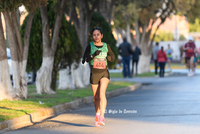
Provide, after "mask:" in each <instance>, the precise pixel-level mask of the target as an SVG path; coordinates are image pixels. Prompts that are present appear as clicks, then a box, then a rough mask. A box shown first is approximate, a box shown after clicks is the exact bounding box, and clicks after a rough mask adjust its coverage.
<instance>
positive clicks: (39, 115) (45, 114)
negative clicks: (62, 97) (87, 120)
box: [0, 83, 142, 133]
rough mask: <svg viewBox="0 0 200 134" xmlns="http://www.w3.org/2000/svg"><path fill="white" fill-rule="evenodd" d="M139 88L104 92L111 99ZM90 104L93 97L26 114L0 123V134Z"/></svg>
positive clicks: (130, 87)
mask: <svg viewBox="0 0 200 134" xmlns="http://www.w3.org/2000/svg"><path fill="white" fill-rule="evenodd" d="M141 86H142V84H141V83H136V84H135V85H132V86H128V87H125V88H120V89H116V90H113V91H108V92H106V97H107V98H112V97H115V96H119V95H121V94H124V93H127V92H131V91H134V90H136V89H139V88H140V87H141ZM92 102H93V96H88V97H84V98H82V99H78V100H75V101H72V102H68V103H65V104H60V105H57V106H53V107H52V108H47V109H45V110H43V111H41V112H36V113H32V114H27V115H24V116H21V117H18V118H15V119H12V120H8V121H3V122H0V133H1V131H8V130H14V129H19V128H22V127H26V126H30V125H34V124H35V123H38V122H41V121H43V120H44V119H47V118H50V117H53V116H55V115H58V114H60V113H63V112H65V111H67V110H71V109H76V108H78V107H80V106H82V105H83V104H89V103H92Z"/></svg>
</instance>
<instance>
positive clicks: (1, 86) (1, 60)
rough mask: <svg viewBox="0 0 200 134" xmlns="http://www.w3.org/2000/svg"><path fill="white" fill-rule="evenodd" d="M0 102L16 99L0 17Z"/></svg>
mask: <svg viewBox="0 0 200 134" xmlns="http://www.w3.org/2000/svg"><path fill="white" fill-rule="evenodd" d="M0 74H1V75H0V100H3V99H9V100H13V99H17V96H16V94H15V92H14V91H13V88H12V85H11V81H10V73H9V66H8V60H7V53H6V42H5V38H4V34H3V27H2V20H1V15H0Z"/></svg>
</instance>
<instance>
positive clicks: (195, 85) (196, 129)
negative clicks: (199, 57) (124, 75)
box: [5, 74, 200, 134]
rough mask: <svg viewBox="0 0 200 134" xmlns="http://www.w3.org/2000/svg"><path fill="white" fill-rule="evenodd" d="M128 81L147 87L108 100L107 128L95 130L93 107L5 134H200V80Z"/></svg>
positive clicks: (91, 105)
mask: <svg viewBox="0 0 200 134" xmlns="http://www.w3.org/2000/svg"><path fill="white" fill-rule="evenodd" d="M112 80H113V81H114V80H121V81H122V80H124V79H112ZM125 80H127V81H137V82H141V83H143V84H144V86H142V88H141V89H139V90H136V91H133V92H130V93H127V94H123V95H120V96H118V97H114V98H111V99H108V105H107V113H106V114H105V123H106V126H101V127H95V126H94V117H95V111H94V106H93V104H90V105H88V106H84V107H82V108H79V109H76V110H72V111H69V112H67V113H64V114H60V115H58V116H56V117H54V118H51V119H47V120H45V121H44V122H42V123H38V124H36V125H33V126H30V127H26V128H22V129H19V130H14V131H9V132H5V134H92V133H98V134H102V133H105V134H112V133H114V134H125V133H127V134H200V84H199V80H200V76H198V75H197V76H194V77H187V76H186V74H185V75H177V76H173V77H171V76H170V77H165V78H133V79H125Z"/></svg>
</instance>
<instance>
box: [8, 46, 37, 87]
mask: <svg viewBox="0 0 200 134" xmlns="http://www.w3.org/2000/svg"><path fill="white" fill-rule="evenodd" d="M6 51H7V57H8V65H9V71H10V79H11V82H12V84H13V69H12V59H11V55H10V49H9V48H7V49H6ZM26 76H27V78H28V83H33V82H34V81H33V73H32V72H30V73H26Z"/></svg>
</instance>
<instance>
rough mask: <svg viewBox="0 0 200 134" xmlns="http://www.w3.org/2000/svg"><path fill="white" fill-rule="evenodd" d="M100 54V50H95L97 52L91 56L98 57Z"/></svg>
mask: <svg viewBox="0 0 200 134" xmlns="http://www.w3.org/2000/svg"><path fill="white" fill-rule="evenodd" d="M100 53H101V50H97V51H95V52H94V54H93V57H95V56H97V55H99V54H100Z"/></svg>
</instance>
